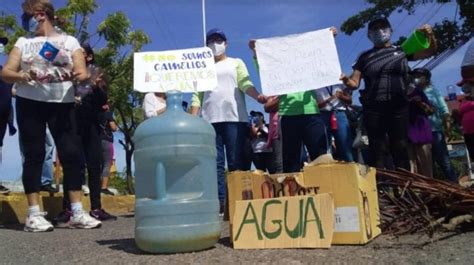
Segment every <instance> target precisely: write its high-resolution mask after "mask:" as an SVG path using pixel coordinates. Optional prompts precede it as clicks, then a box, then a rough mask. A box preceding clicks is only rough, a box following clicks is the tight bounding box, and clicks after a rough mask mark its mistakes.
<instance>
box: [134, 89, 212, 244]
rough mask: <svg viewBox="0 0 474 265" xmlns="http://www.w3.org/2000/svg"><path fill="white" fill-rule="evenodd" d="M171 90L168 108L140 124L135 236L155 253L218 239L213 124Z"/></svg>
mask: <svg viewBox="0 0 474 265" xmlns="http://www.w3.org/2000/svg"><path fill="white" fill-rule="evenodd" d="M181 102H182V95H181V93H179V92H173V93H170V92H169V93H168V98H167V101H166V104H167V108H166V111H165V112H164V113H163V114H161V115H159V116H158V117H154V118H151V119H148V120H146V121H144V122H143V123H142V124H140V126H139V127H138V128H137V130H136V132H135V136H134V142H135V153H134V161H135V187H136V188H135V190H136V203H135V242H136V244H137V246H138V247H139V248H140V249H142V250H144V251H147V252H152V253H177V252H189V251H198V250H203V249H207V248H210V247H212V246H214V245H215V243H216V242H217V241H218V240H219V237H220V233H221V226H220V221H219V200H218V198H217V173H216V147H215V141H216V140H215V131H214V129H213V127H212V126H211V125H210V124H209V123H207V122H206V121H204V120H203V119H200V118H198V117H194V116H192V115H190V114H188V113H185V112H184V111H183V108H182V105H181Z"/></svg>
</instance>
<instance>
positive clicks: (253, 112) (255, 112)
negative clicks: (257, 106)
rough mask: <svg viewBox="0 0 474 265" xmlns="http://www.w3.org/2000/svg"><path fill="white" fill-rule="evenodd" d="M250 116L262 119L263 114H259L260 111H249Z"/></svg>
mask: <svg viewBox="0 0 474 265" xmlns="http://www.w3.org/2000/svg"><path fill="white" fill-rule="evenodd" d="M250 116H260V117H263V113H261V112H260V111H253V110H252V111H250Z"/></svg>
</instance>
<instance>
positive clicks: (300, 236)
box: [232, 193, 334, 249]
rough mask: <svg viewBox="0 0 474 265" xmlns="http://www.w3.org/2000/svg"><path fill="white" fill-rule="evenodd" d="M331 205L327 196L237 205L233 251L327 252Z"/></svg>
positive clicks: (268, 200)
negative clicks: (289, 250) (287, 249)
mask: <svg viewBox="0 0 474 265" xmlns="http://www.w3.org/2000/svg"><path fill="white" fill-rule="evenodd" d="M333 203H334V201H333V197H332V195H330V194H328V193H325V194H319V195H306V196H296V197H280V198H271V199H257V200H245V201H237V202H236V204H235V205H236V211H235V215H234V216H233V223H234V225H233V227H232V237H233V243H234V248H236V249H252V248H329V247H330V246H331V241H332V236H333V225H334V204H333Z"/></svg>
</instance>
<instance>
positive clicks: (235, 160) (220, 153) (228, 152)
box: [212, 122, 249, 204]
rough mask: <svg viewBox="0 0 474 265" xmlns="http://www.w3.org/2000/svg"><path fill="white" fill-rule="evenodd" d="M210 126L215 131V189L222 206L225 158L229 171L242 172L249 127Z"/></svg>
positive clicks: (243, 123)
mask: <svg viewBox="0 0 474 265" xmlns="http://www.w3.org/2000/svg"><path fill="white" fill-rule="evenodd" d="M212 126H213V127H214V130H215V131H216V150H217V188H218V193H219V201H220V203H221V204H223V203H224V202H225V201H226V198H227V186H226V180H225V174H224V172H225V160H226V157H227V168H228V170H229V171H235V170H242V167H243V165H242V152H243V146H244V143H245V138H246V137H247V135H248V134H249V127H248V126H247V123H246V122H217V123H212ZM224 150H225V151H224Z"/></svg>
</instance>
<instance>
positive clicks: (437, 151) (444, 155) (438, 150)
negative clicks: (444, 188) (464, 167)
mask: <svg viewBox="0 0 474 265" xmlns="http://www.w3.org/2000/svg"><path fill="white" fill-rule="evenodd" d="M431 151H432V154H433V162H436V163H437V164H438V165H439V167H440V168H441V170H442V171H443V174H444V176H445V177H446V178H448V179H449V180H451V181H454V182H457V181H458V178H457V176H456V172H455V171H454V168H453V165H452V164H451V161H450V160H449V156H448V148H447V146H446V141H445V139H444V133H443V132H439V131H437V132H433V143H432V145H431Z"/></svg>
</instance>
